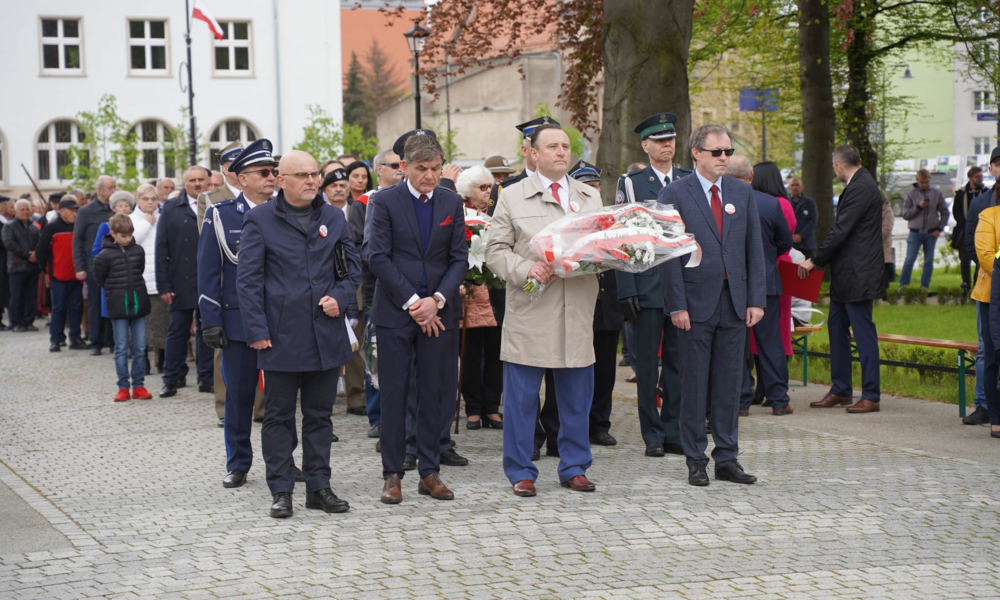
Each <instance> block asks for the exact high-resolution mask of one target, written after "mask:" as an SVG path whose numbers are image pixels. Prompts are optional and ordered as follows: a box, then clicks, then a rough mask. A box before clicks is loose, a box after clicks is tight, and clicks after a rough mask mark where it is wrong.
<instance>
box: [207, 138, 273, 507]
mask: <svg viewBox="0 0 1000 600" xmlns="http://www.w3.org/2000/svg"><path fill="white" fill-rule="evenodd" d="M277 166H278V161H276V160H274V158H273V157H272V156H271V142H270V141H268V140H265V139H263V138H261V139H258V140H257V141H255V142H253V143H252V144H250V145H249V146H247V148H246V150H245V151H244V152H243V153H242V156H241V155H239V154H238V155H237V156H236V158H235V159H233V160H232V161H231V162H230V163H229V167H228V168H229V170H230V171H232V172H233V173H234V174H235V175H236V177H239V180H240V183H241V186H242V187H241V189H242V192H241V193H240V194H239V195H238V196H237V197H236V198H235V199H233V200H223V201H221V202H218V203H216V204H210V205H209V208H208V209H207V211H206V212H205V219H204V224H205V226H204V227H202V230H201V238H200V239H199V241H198V291H199V293H200V294H199V296H198V312H199V314H200V316H201V326H202V331H203V336H204V338H205V344H207V345H208V346H209V347H211V348H216V349H219V350H221V351H222V371H223V375H224V378H225V382H226V386H225V393H226V400H225V418H224V420H223V421H224V423H225V441H226V472H227V474H226V477H225V478H224V479H223V481H222V485H223V487H227V488H235V487H240V486H242V485H243V484H244V483H245V482H246V478H247V473H248V472H249V471H250V465H251V464H253V447H252V446H251V444H250V429H251V427H252V424H253V406H254V400H255V397H256V390H257V385H258V373H259V371H258V370H257V351H256V350H254V349H253V348H251V347H250V346H248V345H247V336H246V333H245V332H244V330H243V321H242V319H241V317H240V299H239V295H238V294H237V293H236V267H237V265H238V264H239V253H240V237H241V234H242V230H243V218H244V216H246V213H248V212H249V211H250V209H252V208H255V207H257V206H259V205H262V204H265V203H266V202H267V201H268V200H270V199H271V194H272V192H274V181H275V177H276V176H277V172H278V169H277V168H276V167H277Z"/></svg>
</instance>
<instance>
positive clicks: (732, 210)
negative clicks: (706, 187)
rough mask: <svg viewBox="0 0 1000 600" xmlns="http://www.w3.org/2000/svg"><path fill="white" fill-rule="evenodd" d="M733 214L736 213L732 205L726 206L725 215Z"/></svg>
mask: <svg viewBox="0 0 1000 600" xmlns="http://www.w3.org/2000/svg"><path fill="white" fill-rule="evenodd" d="M735 212H736V207H735V206H733V205H732V204H727V205H726V214H727V215H731V214H733V213H735Z"/></svg>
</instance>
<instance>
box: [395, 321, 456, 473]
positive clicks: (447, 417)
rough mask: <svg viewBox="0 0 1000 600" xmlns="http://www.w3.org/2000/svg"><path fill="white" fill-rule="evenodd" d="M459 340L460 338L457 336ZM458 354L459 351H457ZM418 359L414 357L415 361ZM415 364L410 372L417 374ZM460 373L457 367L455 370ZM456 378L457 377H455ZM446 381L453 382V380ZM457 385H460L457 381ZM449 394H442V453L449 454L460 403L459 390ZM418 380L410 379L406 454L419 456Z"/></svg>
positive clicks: (412, 364)
mask: <svg viewBox="0 0 1000 600" xmlns="http://www.w3.org/2000/svg"><path fill="white" fill-rule="evenodd" d="M455 337H456V339H458V336H457V335H456V336H455ZM456 352H457V350H456ZM415 360H416V357H414V361H415ZM415 369H416V366H415V363H411V367H410V372H411V373H412V372H415ZM455 372H456V373H458V369H457V367H456V370H455ZM454 377H457V375H455V376H454ZM446 381H452V380H451V379H449V380H446ZM455 385H456V386H457V385H458V382H457V381H456V383H455ZM447 393H449V392H442V394H446V395H445V396H444V397H443V398H442V399H441V439H440V444H441V452H442V453H443V452H447V451H448V450H451V448H452V443H451V427H452V425H454V423H455V403H456V402H457V401H458V389H457V387H456V389H455V390H454V392H450V393H451V397H450V398H449V397H448V396H447ZM417 422H418V419H417V378H416V377H410V391H409V393H408V394H407V396H406V453H407V454H412V455H414V456H416V455H417Z"/></svg>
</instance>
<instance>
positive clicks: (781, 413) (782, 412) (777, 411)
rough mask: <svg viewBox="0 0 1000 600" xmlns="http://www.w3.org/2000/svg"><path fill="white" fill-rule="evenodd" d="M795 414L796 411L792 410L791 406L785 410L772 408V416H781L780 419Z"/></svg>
mask: <svg viewBox="0 0 1000 600" xmlns="http://www.w3.org/2000/svg"><path fill="white" fill-rule="evenodd" d="M793 412H795V411H794V410H792V407H791V406H790V405H789V406H786V407H785V408H772V409H771V414H772V415H776V416H779V417H781V416H784V415H790V414H792V413H793Z"/></svg>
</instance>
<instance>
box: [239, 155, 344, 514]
mask: <svg viewBox="0 0 1000 600" xmlns="http://www.w3.org/2000/svg"><path fill="white" fill-rule="evenodd" d="M278 170H279V171H280V173H281V175H279V176H278V184H279V185H281V192H279V193H278V196H277V197H276V198H275V199H274V200H273V201H271V202H268V203H267V204H264V205H262V206H260V207H258V208H256V209H255V210H252V211H249V212H247V214H246V217H244V222H243V232H242V236H241V238H240V244H241V247H240V256H239V267H238V269H237V293H238V295H239V302H240V312H241V314H242V319H243V329H244V332H245V334H246V341H247V344H248V345H249V346H250V347H251V348H253V349H255V350H257V351H258V359H257V366H258V367H259V368H260V369H262V370H263V371H264V425H263V427H262V429H261V449H262V451H263V454H264V463H265V465H266V466H267V486H268V488H270V490H271V494H272V496H273V502H272V504H271V510H270V515H271V516H272V517H274V518H285V517H290V516H292V490H293V488H294V486H295V477H294V475H293V470H292V469H293V463H292V450H293V449H294V448H295V444H296V436H295V412H296V396H297V395H298V394H299V393H300V392H301V396H302V450H303V452H302V471H303V473H304V475H305V483H306V508H315V509H320V510H324V511H326V512H330V513H334V512H344V511H347V510H348V509H349V508H350V507H349V506H348V504H347V502H345V501H344V500H340V499H339V498H337V496H336V494H334V493H333V490H331V489H330V444H331V443H332V441H333V424H332V422H331V421H330V414H331V412H332V411H333V401H334V399H335V398H336V394H337V380H338V379H339V378H340V367H341V366H343V365H345V364H347V363H349V362H351V360H352V358H353V350H352V348H351V343H352V340H351V333H350V325H349V323H348V322H347V316H346V310H347V307H348V305H349V304H350V302H351V299H353V298H355V294H356V290H357V289H358V285H359V284H360V282H361V260H360V258H359V256H358V252H357V250H356V249H355V248H354V242H353V240H352V239H351V232H350V229H349V228H348V226H347V219H346V218H345V217H344V213H343V211H341V210H339V209H337V208H336V207H334V206H331V205H329V204H327V203H326V202H324V201H323V196H322V195H320V193H319V185H320V183H321V179H320V173H319V168H318V167H317V166H316V161H315V160H314V159H313V157H312V156H310V155H309V154H307V153H305V152H301V151H293V152H289V153H288V154H285V155H284V156H283V157H282V158H281V162H280V164H279V166H278Z"/></svg>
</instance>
